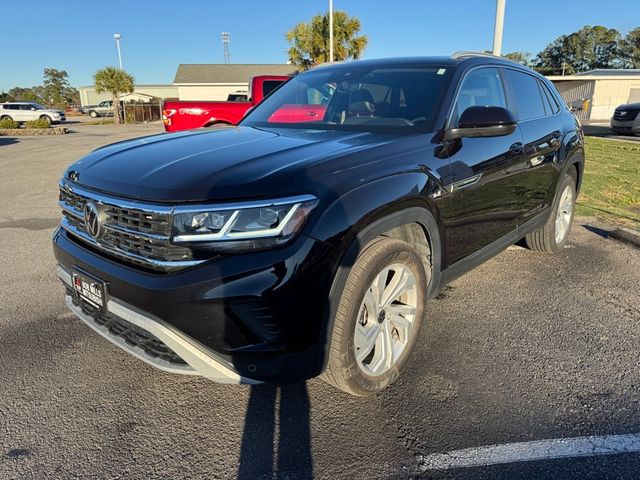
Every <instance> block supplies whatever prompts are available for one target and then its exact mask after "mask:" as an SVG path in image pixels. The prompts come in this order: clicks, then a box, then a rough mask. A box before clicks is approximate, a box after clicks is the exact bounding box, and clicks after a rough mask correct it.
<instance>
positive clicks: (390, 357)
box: [353, 263, 418, 376]
mask: <svg viewBox="0 0 640 480" xmlns="http://www.w3.org/2000/svg"><path fill="white" fill-rule="evenodd" d="M417 299H418V291H417V286H416V278H415V276H414V274H413V272H412V271H411V269H410V268H409V267H407V266H406V265H403V264H400V263H396V264H393V265H390V266H388V267H385V268H384V269H383V270H382V271H381V272H379V273H378V275H376V277H375V278H374V280H373V282H372V283H371V285H370V286H369V288H368V289H367V291H366V293H365V296H364V299H363V301H362V304H361V305H360V309H359V310H358V318H357V321H356V327H355V335H354V338H353V340H354V348H355V356H356V361H357V363H358V367H359V368H360V369H361V370H362V371H363V372H364V373H366V374H367V375H370V376H379V375H383V374H384V373H386V372H387V371H388V370H389V369H391V368H392V367H393V366H394V365H395V364H396V363H397V361H398V359H399V358H400V357H401V355H402V353H403V351H404V349H405V348H406V346H407V344H408V343H409V340H410V339H411V335H412V334H413V333H414V332H413V330H414V325H415V323H416V322H415V318H416V311H417Z"/></svg>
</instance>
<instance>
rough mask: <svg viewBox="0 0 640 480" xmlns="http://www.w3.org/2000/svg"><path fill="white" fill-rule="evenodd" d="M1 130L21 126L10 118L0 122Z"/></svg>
mask: <svg viewBox="0 0 640 480" xmlns="http://www.w3.org/2000/svg"><path fill="white" fill-rule="evenodd" d="M0 128H20V124H19V123H18V122H16V121H14V120H11V119H10V118H5V119H3V120H0Z"/></svg>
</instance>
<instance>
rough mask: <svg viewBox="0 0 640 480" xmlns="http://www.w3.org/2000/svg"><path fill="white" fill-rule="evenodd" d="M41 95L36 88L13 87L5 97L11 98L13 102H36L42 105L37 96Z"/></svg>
mask: <svg viewBox="0 0 640 480" xmlns="http://www.w3.org/2000/svg"><path fill="white" fill-rule="evenodd" d="M39 93H41V92H40V91H39V90H38V87H32V88H23V87H13V88H11V89H9V91H8V92H7V95H8V96H9V97H10V98H12V101H14V102H38V103H44V100H43V98H42V97H41V96H40V95H39Z"/></svg>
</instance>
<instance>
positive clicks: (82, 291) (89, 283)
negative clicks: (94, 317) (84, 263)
mask: <svg viewBox="0 0 640 480" xmlns="http://www.w3.org/2000/svg"><path fill="white" fill-rule="evenodd" d="M72 276H73V290H74V292H75V293H76V295H77V296H78V298H79V299H80V300H81V301H83V302H85V303H86V304H88V305H90V306H92V307H94V308H97V309H98V310H100V311H103V312H104V311H106V308H105V306H106V294H105V291H106V289H105V284H104V282H103V281H102V280H98V279H97V278H94V277H92V276H90V275H87V274H86V273H84V272H79V271H77V270H74V271H73V272H72Z"/></svg>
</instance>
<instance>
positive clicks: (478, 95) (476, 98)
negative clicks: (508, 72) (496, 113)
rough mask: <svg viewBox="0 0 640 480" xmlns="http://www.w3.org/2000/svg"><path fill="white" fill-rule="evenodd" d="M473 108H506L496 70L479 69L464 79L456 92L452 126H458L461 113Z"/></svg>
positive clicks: (500, 81) (500, 80) (504, 96)
mask: <svg viewBox="0 0 640 480" xmlns="http://www.w3.org/2000/svg"><path fill="white" fill-rule="evenodd" d="M475 106H486V107H504V108H507V99H506V95H505V93H504V87H503V85H502V79H501V78H500V72H499V70H498V69H497V68H479V69H477V70H474V71H472V72H471V73H470V74H469V75H467V76H466V77H465V79H464V80H463V81H462V86H461V87H460V91H459V92H458V98H457V100H456V106H455V108H454V113H453V119H452V120H453V122H452V124H453V125H455V126H458V120H459V119H460V115H462V112H464V111H465V110H466V109H467V108H469V107H475Z"/></svg>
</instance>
